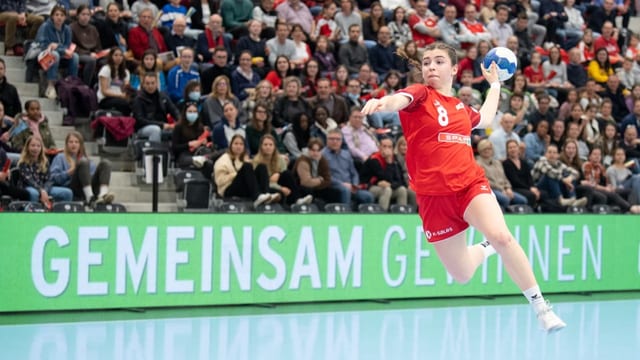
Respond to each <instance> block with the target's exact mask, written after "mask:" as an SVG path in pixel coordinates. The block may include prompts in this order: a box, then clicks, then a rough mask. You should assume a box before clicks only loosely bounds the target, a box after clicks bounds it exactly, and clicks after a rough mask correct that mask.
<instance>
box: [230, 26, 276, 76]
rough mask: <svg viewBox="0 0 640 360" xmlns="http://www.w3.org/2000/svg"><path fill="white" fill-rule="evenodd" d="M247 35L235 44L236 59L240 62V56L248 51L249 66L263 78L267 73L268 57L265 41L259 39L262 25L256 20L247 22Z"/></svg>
mask: <svg viewBox="0 0 640 360" xmlns="http://www.w3.org/2000/svg"><path fill="white" fill-rule="evenodd" d="M248 28H249V33H248V34H247V35H245V36H243V37H241V38H240V39H239V40H238V43H237V44H236V59H238V62H239V60H240V55H241V54H242V53H243V52H245V51H248V52H249V54H250V56H251V61H250V65H252V66H253V67H254V71H256V72H257V73H258V75H260V78H263V77H264V76H265V75H267V73H268V72H269V69H270V67H269V62H268V59H269V56H268V55H267V40H265V39H264V38H262V37H260V33H261V32H262V23H261V22H260V21H258V20H249V25H248Z"/></svg>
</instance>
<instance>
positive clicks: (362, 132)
mask: <svg viewBox="0 0 640 360" xmlns="http://www.w3.org/2000/svg"><path fill="white" fill-rule="evenodd" d="M364 118H365V115H363V114H362V113H361V112H360V108H357V107H353V108H351V111H350V113H349V122H347V124H346V125H345V126H344V127H343V128H342V135H343V140H344V142H345V143H346V144H347V148H348V149H349V152H350V153H351V157H352V158H353V161H354V162H355V163H356V165H362V164H363V163H364V162H365V161H366V160H367V159H369V157H370V156H371V155H372V154H374V153H375V152H377V151H378V150H379V145H378V139H377V138H376V135H375V134H374V133H373V132H371V131H370V130H369V129H367V128H366V127H365V126H364Z"/></svg>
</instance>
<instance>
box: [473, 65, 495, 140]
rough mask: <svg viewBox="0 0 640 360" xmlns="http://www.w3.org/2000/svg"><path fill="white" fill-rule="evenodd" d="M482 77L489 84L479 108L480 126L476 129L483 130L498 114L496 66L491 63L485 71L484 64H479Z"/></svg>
mask: <svg viewBox="0 0 640 360" xmlns="http://www.w3.org/2000/svg"><path fill="white" fill-rule="evenodd" d="M480 67H481V68H482V75H483V76H484V78H485V79H486V80H487V81H488V82H489V84H491V86H490V87H489V91H488V92H487V97H486V98H485V100H484V103H483V104H482V107H481V108H480V124H478V126H477V127H478V128H481V129H484V128H486V127H488V126H491V124H492V123H493V119H494V118H495V116H496V113H497V112H498V103H499V102H500V80H499V79H498V65H496V63H495V62H492V63H491V66H490V67H489V69H485V67H484V64H482V63H481V64H480Z"/></svg>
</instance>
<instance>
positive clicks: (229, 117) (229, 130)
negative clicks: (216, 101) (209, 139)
mask: <svg viewBox="0 0 640 360" xmlns="http://www.w3.org/2000/svg"><path fill="white" fill-rule="evenodd" d="M222 111H223V116H222V118H221V119H220V121H218V122H217V123H216V125H215V126H214V127H213V130H212V132H213V144H214V145H215V147H216V150H224V149H226V148H228V147H229V144H230V143H231V138H232V137H233V135H236V134H240V135H242V138H243V139H246V138H247V136H246V131H245V129H244V127H243V126H242V124H240V121H239V119H238V108H237V107H236V105H235V104H234V103H232V102H231V101H227V102H225V103H224V104H223V105H222ZM205 126H206V123H205Z"/></svg>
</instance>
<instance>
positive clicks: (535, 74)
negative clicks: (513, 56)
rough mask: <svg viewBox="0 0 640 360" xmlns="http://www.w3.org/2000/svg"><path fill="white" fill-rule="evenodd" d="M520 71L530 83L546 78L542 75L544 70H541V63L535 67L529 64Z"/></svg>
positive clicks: (542, 80) (539, 81)
mask: <svg viewBox="0 0 640 360" xmlns="http://www.w3.org/2000/svg"><path fill="white" fill-rule="evenodd" d="M522 73H523V74H524V77H526V78H527V81H528V82H530V83H534V84H537V83H541V82H544V81H545V80H546V79H545V77H544V72H543V71H542V64H541V65H538V68H537V69H535V68H533V66H532V65H529V66H527V67H526V68H524V71H523V72H522Z"/></svg>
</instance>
